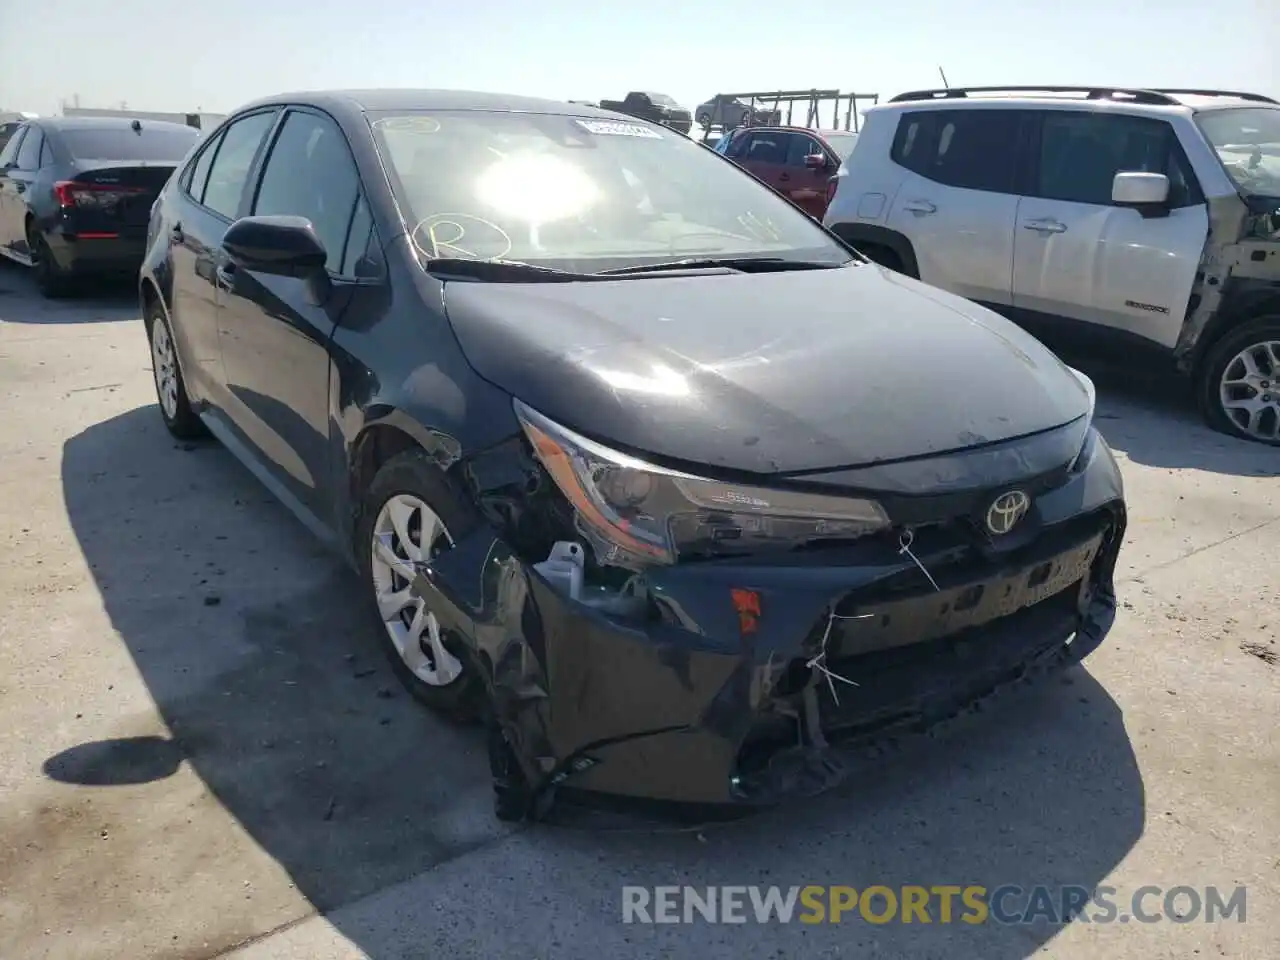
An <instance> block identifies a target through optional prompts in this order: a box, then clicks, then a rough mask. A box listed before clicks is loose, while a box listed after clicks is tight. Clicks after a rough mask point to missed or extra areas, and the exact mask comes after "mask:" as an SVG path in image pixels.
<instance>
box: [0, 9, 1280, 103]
mask: <svg viewBox="0 0 1280 960" xmlns="http://www.w3.org/2000/svg"><path fill="white" fill-rule="evenodd" d="M0 23H2V24H4V26H3V27H2V28H0V109H3V110H27V111H33V112H36V113H41V114H49V113H56V112H58V110H59V109H60V108H61V105H62V104H63V103H64V102H65V103H66V104H67V105H71V103H72V98H73V97H74V96H76V95H78V96H79V101H80V105H81V106H83V107H113V108H114V107H119V106H120V105H121V103H122V102H123V103H126V104H127V105H128V106H129V107H130V108H131V109H136V110H157V111H175V112H184V113H185V112H197V111H201V112H205V113H227V112H230V111H231V110H233V109H235V108H236V107H237V106H239V105H240V104H243V103H246V102H248V101H250V100H253V99H255V98H257V97H260V96H265V95H269V94H274V93H280V92H285V91H290V90H316V89H326V88H329V89H332V88H342V87H348V88H351V87H366V88H367V87H434V88H453V89H464V90H485V91H494V92H505V93H514V94H525V95H531V96H545V97H550V98H554V99H574V100H599V99H601V98H609V99H614V98H618V99H620V98H621V97H622V96H623V95H624V94H625V93H626V92H627V91H628V90H653V91H658V92H662V93H667V94H670V95H671V96H673V97H674V98H675V99H676V100H678V101H680V102H681V103H683V104H685V105H686V106H689V107H693V106H696V105H697V104H698V103H701V102H703V101H705V100H707V99H709V98H710V97H711V96H712V95H713V94H716V93H738V92H743V91H752V90H765V89H772V90H777V89H780V88H791V89H810V88H813V87H818V88H828V89H830V88H837V89H840V90H841V91H843V92H846V93H850V92H857V93H879V94H880V95H881V97H882V98H887V97H889V96H892V95H893V94H895V93H900V92H902V91H904V90H910V89H917V88H920V87H929V86H940V85H941V82H940V80H939V74H938V68H939V67H940V66H941V67H942V68H943V69H944V70H945V71H946V76H947V79H948V80H949V81H950V83H951V84H952V85H956V86H958V85H963V84H968V85H980V84H1000V83H1010V84H1031V83H1054V84H1070V83H1095V84H1104V83H1105V84H1115V85H1118V86H1147V87H1161V86H1165V87H1214V88H1216V89H1240V90H1251V91H1256V92H1260V93H1266V94H1269V95H1271V96H1274V97H1276V98H1277V99H1280V66H1278V63H1280V44H1278V43H1277V42H1276V41H1277V36H1280V0H1234V2H1230V3H1224V4H1214V3H1207V2H1205V0H1148V2H1147V3H1131V4H1124V3H1121V2H1118V0H1072V2H1070V3H1066V2H1061V0H1038V2H1037V0H1023V2H1014V0H972V2H970V3H967V4H966V3H958V2H956V0H892V2H887V3H886V2H878V3H869V2H866V0H843V2H839V0H792V2H788V3H776V2H765V0H757V2H755V3H743V2H733V0H685V2H683V3H668V2H664V0H648V2H640V3H635V2H622V3H603V2H599V0H596V2H589V0H541V2H534V0H526V2H519V0H462V2H452V3H449V2H441V0H343V2H338V0H217V2H190V0H113V2H109V3H104V2H102V0H41V2H40V3H38V4H31V3H28V2H25V0H0Z"/></svg>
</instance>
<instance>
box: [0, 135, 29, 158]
mask: <svg viewBox="0 0 1280 960" xmlns="http://www.w3.org/2000/svg"><path fill="white" fill-rule="evenodd" d="M26 132H27V131H26V129H25V128H23V127H19V128H18V131H17V132H16V133H14V134H13V135H12V136H11V137H10V138H9V142H8V143H6V144H5V145H4V149H3V150H0V167H8V166H11V165H12V164H13V162H14V161H15V160H17V158H18V150H19V149H20V148H21V147H22V138H23V136H24V135H25V134H26Z"/></svg>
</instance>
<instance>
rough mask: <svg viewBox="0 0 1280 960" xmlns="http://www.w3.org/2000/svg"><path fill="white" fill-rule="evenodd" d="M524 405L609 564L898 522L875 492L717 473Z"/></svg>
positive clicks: (632, 564)
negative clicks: (773, 483) (691, 470)
mask: <svg viewBox="0 0 1280 960" xmlns="http://www.w3.org/2000/svg"><path fill="white" fill-rule="evenodd" d="M515 412H516V417H517V418H519V420H520V424H521V426H522V427H523V428H524V432H525V435H526V436H527V437H528V438H529V442H530V443H531V444H532V445H533V450H534V453H535V454H536V456H537V457H538V460H539V461H540V462H541V463H542V465H543V467H545V468H546V470H547V473H549V474H550V475H551V478H552V479H553V480H554V481H555V483H556V485H557V486H558V487H559V488H560V491H561V492H562V493H563V494H564V495H565V497H566V498H567V499H568V501H569V503H570V504H572V506H573V508H574V511H575V513H576V514H577V526H578V532H579V533H581V534H582V535H583V536H584V537H585V538H586V539H587V540H588V541H590V543H591V545H592V547H593V548H594V549H595V551H596V559H597V560H598V561H599V562H600V563H602V564H611V565H615V566H621V567H628V568H632V569H642V568H644V567H647V566H653V565H654V564H671V563H675V562H676V560H677V559H678V558H679V557H681V556H686V555H690V554H692V555H699V554H701V555H708V554H710V555H714V554H716V553H725V552H732V553H747V552H751V551H752V550H758V549H761V548H767V547H770V546H790V545H794V544H799V543H804V542H807V541H810V540H848V539H852V538H855V537H861V536H865V535H866V534H868V533H873V532H875V531H876V530H882V529H884V528H886V527H888V526H889V518H888V516H887V515H886V514H885V512H884V510H883V509H882V508H881V507H880V505H879V504H878V503H875V502H874V501H871V500H860V499H856V498H849V497H834V496H827V495H823V494H813V493H807V492H804V491H797V490H774V489H766V488H763V487H753V486H745V485H740V484H734V483H722V482H720V481H717V480H707V479H704V478H702V477H696V476H692V475H690V474H686V473H680V472H677V471H674V470H668V469H666V468H665V467H659V466H655V465H654V464H651V463H645V462H644V461H643V460H639V459H636V458H635V457H631V456H628V455H627V454H624V453H619V452H618V451H616V450H610V449H609V448H608V447H605V446H603V445H601V444H598V443H595V442H594V441H592V440H588V439H587V438H586V437H583V436H580V435H578V434H576V433H574V432H573V431H571V430H568V429H567V428H565V427H562V426H560V425H559V424H556V423H554V422H553V421H551V420H548V419H547V418H546V417H544V416H542V415H541V414H540V413H538V412H536V411H535V410H532V409H530V408H529V407H527V406H525V405H524V404H523V403H521V402H520V401H519V400H516V401H515Z"/></svg>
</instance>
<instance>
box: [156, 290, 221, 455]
mask: <svg viewBox="0 0 1280 960" xmlns="http://www.w3.org/2000/svg"><path fill="white" fill-rule="evenodd" d="M146 324H147V338H148V339H149V340H150V341H151V371H152V376H153V378H154V380H155V384H156V402H157V403H159V405H160V416H161V417H162V418H163V419H164V425H165V427H167V428H168V430H169V432H170V433H171V434H173V435H174V436H175V437H177V438H178V439H179V440H193V439H195V438H196V437H202V436H204V435H205V433H206V432H207V431H206V430H205V426H204V423H203V422H202V421H201V420H200V418H199V417H198V416H197V415H196V412H195V411H194V410H192V409H191V401H190V400H189V399H188V398H187V385H186V383H185V382H183V379H182V368H181V367H180V366H179V365H178V348H177V346H175V344H174V340H173V331H172V330H170V329H169V320H168V318H167V317H166V316H165V314H164V308H163V307H161V306H160V304H159V303H155V302H153V303H152V304H151V305H150V306H149V307H147V316H146Z"/></svg>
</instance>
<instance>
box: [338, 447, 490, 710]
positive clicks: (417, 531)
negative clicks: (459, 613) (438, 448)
mask: <svg viewBox="0 0 1280 960" xmlns="http://www.w3.org/2000/svg"><path fill="white" fill-rule="evenodd" d="M474 522H475V521H474V518H473V515H472V512H471V511H470V510H469V509H468V508H467V506H466V504H465V503H464V502H463V501H462V500H461V498H460V497H459V496H458V495H457V494H455V493H454V492H453V490H452V489H451V488H450V487H449V485H448V483H447V481H446V479H445V477H444V476H443V475H442V474H441V473H440V472H439V468H438V467H436V465H435V464H434V463H433V462H432V461H431V459H430V458H429V457H428V456H427V454H426V452H425V451H422V450H409V451H406V452H405V453H401V454H398V455H396V456H395V457H393V458H391V459H390V460H388V461H387V462H386V463H385V464H384V465H383V466H382V469H380V470H379V471H378V473H377V476H375V477H374V480H373V483H372V484H371V485H370V488H369V491H368V493H367V495H366V496H365V498H364V505H363V508H362V510H361V518H360V523H359V525H358V530H357V534H356V535H357V537H359V540H358V542H357V546H358V548H359V559H360V561H361V566H362V567H363V572H364V575H365V583H366V587H365V589H366V590H367V591H368V596H369V598H370V600H371V601H372V602H371V604H370V609H371V611H372V613H373V615H374V616H376V617H377V621H378V624H379V628H380V634H381V638H382V644H383V648H384V650H385V652H386V654H387V656H388V658H389V659H390V661H391V665H392V668H393V669H394V670H395V673H396V676H397V677H398V678H399V680H400V682H401V683H402V684H403V685H404V687H405V688H406V689H407V690H408V691H409V693H410V694H412V695H413V696H414V697H415V698H417V699H418V700H419V701H421V702H422V703H424V704H426V705H427V706H428V707H430V708H432V709H433V710H436V711H438V712H440V713H443V714H445V715H447V716H449V717H451V718H453V719H457V720H473V719H475V718H476V717H477V716H478V715H479V713H480V710H479V708H480V706H481V705H482V699H481V696H480V693H481V690H482V686H481V683H480V679H479V677H478V675H477V672H476V669H475V667H474V666H472V663H471V660H470V658H469V657H468V656H467V654H466V651H465V650H464V649H463V648H462V647H461V646H460V643H461V642H462V639H461V638H458V637H452V636H449V635H448V634H447V632H446V631H445V629H444V628H443V626H442V624H441V622H440V618H439V616H438V613H437V611H435V610H433V609H431V607H430V606H429V605H428V604H427V602H426V601H425V600H423V599H422V598H420V597H419V596H417V595H416V594H415V592H414V590H413V586H412V584H413V581H414V579H415V578H416V577H417V574H418V570H419V566H420V565H421V564H423V563H427V562H429V561H430V560H431V559H432V558H434V557H436V556H438V555H439V554H441V553H442V552H444V551H447V550H449V549H451V548H452V547H453V545H454V543H455V542H456V541H455V538H456V537H458V536H461V535H462V533H463V532H464V531H466V530H467V529H469V528H470V526H471V525H472V523H474Z"/></svg>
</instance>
